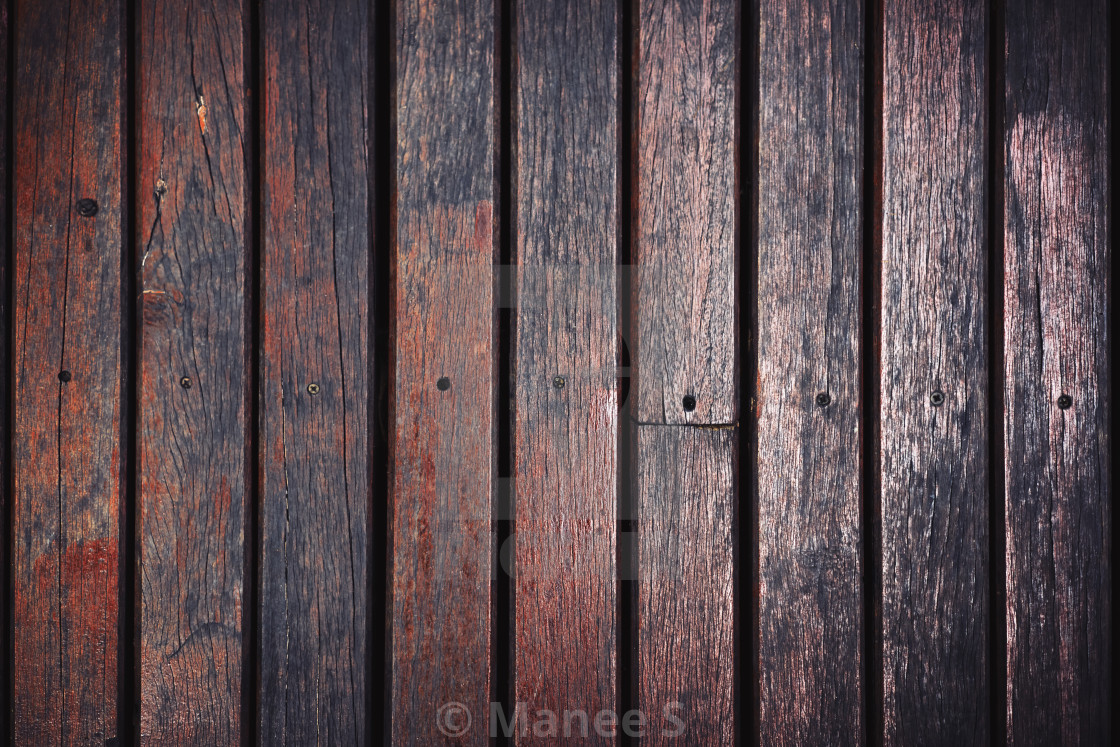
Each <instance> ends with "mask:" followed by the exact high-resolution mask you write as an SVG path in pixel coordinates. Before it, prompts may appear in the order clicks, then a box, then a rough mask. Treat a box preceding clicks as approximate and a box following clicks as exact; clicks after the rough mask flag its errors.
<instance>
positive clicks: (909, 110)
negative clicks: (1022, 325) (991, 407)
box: [879, 0, 991, 745]
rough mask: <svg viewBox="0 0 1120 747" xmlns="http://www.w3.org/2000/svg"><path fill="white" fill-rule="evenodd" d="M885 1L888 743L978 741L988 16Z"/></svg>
mask: <svg viewBox="0 0 1120 747" xmlns="http://www.w3.org/2000/svg"><path fill="white" fill-rule="evenodd" d="M883 7H884V13H885V16H884V19H883V47H884V48H883V55H884V57H883V71H884V80H883V86H884V88H883V119H882V133H883V134H882V138H883V139H882V175H881V176H882V199H883V204H882V223H881V226H882V270H881V272H882V276H881V296H880V299H879V300H880V309H881V318H880V319H879V323H880V325H881V340H882V342H881V359H880V391H881V406H880V407H881V420H880V428H881V441H880V448H881V458H880V474H879V478H880V485H881V511H882V566H881V575H882V600H881V601H882V646H883V648H882V656H883V673H882V676H883V680H882V683H883V704H882V708H883V713H882V716H883V729H884V742H885V744H888V745H893V744H908V743H910V742H911V741H912V740H913V739H914V738H915V735H922V736H921V738H922V740H923V741H927V742H930V743H939V744H950V743H953V742H967V743H970V744H974V743H982V742H986V741H987V740H988V738H989V733H990V726H991V725H990V723H989V721H990V715H989V705H988V703H989V700H988V699H989V671H988V669H989V655H988V625H989V621H988V562H987V561H988V551H987V548H988V510H987V506H988V499H989V495H988V493H989V490H988V414H987V413H988V391H987V390H988V385H987V384H988V378H987V366H988V348H987V339H986V338H987V332H986V329H985V323H986V308H987V299H986V297H985V295H984V294H985V282H986V274H987V273H986V271H985V268H986V260H987V255H986V252H985V248H984V243H985V237H986V233H985V221H986V193H985V165H986V162H987V155H986V150H985V143H986V137H987V136H986V126H987V116H986V104H987V71H986V69H985V61H986V59H987V57H986V55H987V51H986V39H987V15H988V14H987V7H986V4H985V3H983V2H979V0H975V1H974V0H969V1H968V2H960V3H934V4H930V3H925V2H920V1H919V0H901V1H900V2H890V3H884V4H883ZM939 403H940V404H939Z"/></svg>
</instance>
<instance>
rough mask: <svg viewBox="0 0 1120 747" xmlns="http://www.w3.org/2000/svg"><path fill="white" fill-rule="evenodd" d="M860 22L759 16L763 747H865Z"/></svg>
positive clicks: (805, 14) (846, 14)
mask: <svg viewBox="0 0 1120 747" xmlns="http://www.w3.org/2000/svg"><path fill="white" fill-rule="evenodd" d="M863 21H864V19H863V8H862V4H861V3H859V2H855V3H832V2H821V1H820V0H797V1H796V2H782V1H781V0H764V2H762V3H761V4H760V7H759V42H760V46H759V51H758V53H759V107H758V111H759V114H758V116H759V122H758V127H759V132H758V268H757V273H758V274H757V301H756V303H757V304H758V306H757V324H758V343H757V364H756V365H757V389H756V395H755V396H756V403H755V407H756V409H757V413H756V414H757V480H758V488H757V489H758V558H759V561H758V568H759V591H758V594H759V598H758V605H759V630H758V658H759V698H760V700H759V716H760V723H759V728H760V733H761V740H762V743H763V744H774V745H778V744H785V745H803V744H825V743H828V744H860V743H862V740H863V723H862V720H863V719H862V706H861V701H862V698H863V697H864V695H865V688H866V683H865V682H864V681H863V676H862V674H861V667H862V665H863V657H864V652H863V651H862V634H863V607H862V604H863V601H862V600H863V593H864V589H863V586H862V578H861V576H862V573H861V563H860V552H861V546H862V541H863V531H862V530H861V526H860V520H861V517H860V495H861V493H860V474H861V447H862V438H863V434H861V432H860V413H861V408H862V406H863V404H862V403H861V401H860V386H861V380H860V356H861V350H862V348H861V337H862V336H861V326H860V323H861V319H860V298H861V287H862V283H863V279H862V277H861V256H862V252H863V246H862V240H863V230H862V221H863V212H862V209H861V205H862V204H863V199H862V198H863V195H862V186H861V180H862V176H863V147H864V146H863V141H864V138H863V124H864V123H863V121H862V120H863V117H862V114H861V112H862V107H863V99H862V97H863V93H864V92H863V64H862V60H863V49H864V43H863ZM752 269H753V268H752Z"/></svg>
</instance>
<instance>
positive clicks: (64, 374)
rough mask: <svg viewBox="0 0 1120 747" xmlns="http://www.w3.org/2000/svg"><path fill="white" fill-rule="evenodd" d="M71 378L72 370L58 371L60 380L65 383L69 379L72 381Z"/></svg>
mask: <svg viewBox="0 0 1120 747" xmlns="http://www.w3.org/2000/svg"><path fill="white" fill-rule="evenodd" d="M70 378H71V377H70V372H69V371H59V372H58V380H59V381H61V382H62V383H63V384H65V383H66V382H67V381H70Z"/></svg>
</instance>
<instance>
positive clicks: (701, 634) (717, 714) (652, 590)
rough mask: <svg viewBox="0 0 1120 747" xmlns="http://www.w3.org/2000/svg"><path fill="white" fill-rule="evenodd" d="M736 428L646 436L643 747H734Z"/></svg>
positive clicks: (641, 560)
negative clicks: (682, 743)
mask: <svg viewBox="0 0 1120 747" xmlns="http://www.w3.org/2000/svg"><path fill="white" fill-rule="evenodd" d="M737 435H738V434H737V433H736V431H735V429H734V428H720V429H708V428H704V429H700V428H675V427H665V426H639V427H638V428H637V439H636V448H637V473H636V476H635V481H636V485H637V491H636V495H637V506H638V535H639V546H638V573H639V582H640V583H639V592H638V593H639V604H638V631H639V632H638V647H639V654H638V658H639V663H638V671H639V684H638V691H639V692H638V710H640V711H641V712H642V713H643V714H644V715H645V718H646V724H645V726H644V728H642V729H640V730H639V729H636V728H633V722H630V723H631V729H630V731H631V734H632V735H639V732H642V733H641V734H640V735H641V736H643V737H644V738H643V740H642V743H643V744H647V743H648V744H675V743H677V741H678V740H686V741H687V742H688V743H690V744H734V743H735V735H736V727H735V710H736V709H735V703H734V697H735V685H734V680H735V671H734V670H735V658H734V656H733V654H732V652H733V651H734V649H735V615H734V585H735V567H734V562H735V533H734V526H735V476H736V475H735V472H736V470H735V457H736V451H737V449H738V438H737Z"/></svg>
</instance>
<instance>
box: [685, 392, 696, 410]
mask: <svg viewBox="0 0 1120 747" xmlns="http://www.w3.org/2000/svg"><path fill="white" fill-rule="evenodd" d="M681 404H682V405H684V410H685V412H692V411H693V410H695V409H696V398H695V397H693V396H692V395H691V394H686V395H684V399H683V400H681Z"/></svg>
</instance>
